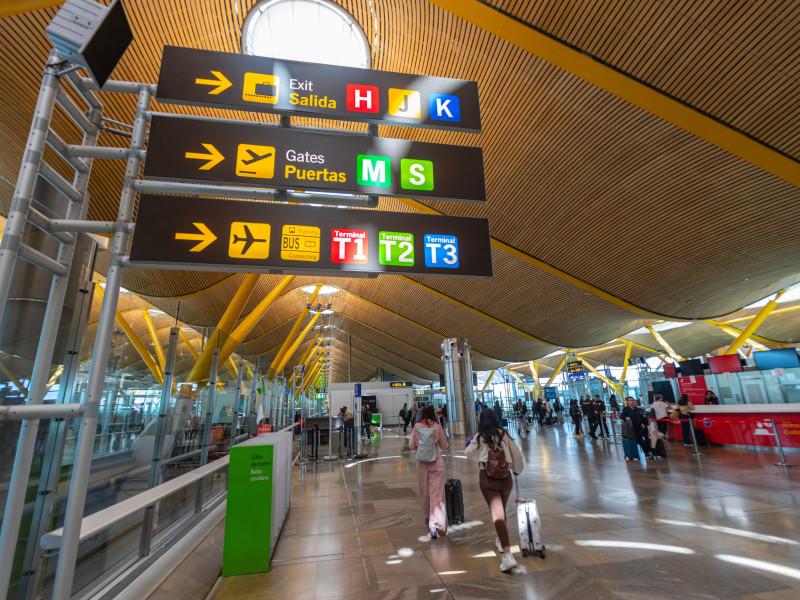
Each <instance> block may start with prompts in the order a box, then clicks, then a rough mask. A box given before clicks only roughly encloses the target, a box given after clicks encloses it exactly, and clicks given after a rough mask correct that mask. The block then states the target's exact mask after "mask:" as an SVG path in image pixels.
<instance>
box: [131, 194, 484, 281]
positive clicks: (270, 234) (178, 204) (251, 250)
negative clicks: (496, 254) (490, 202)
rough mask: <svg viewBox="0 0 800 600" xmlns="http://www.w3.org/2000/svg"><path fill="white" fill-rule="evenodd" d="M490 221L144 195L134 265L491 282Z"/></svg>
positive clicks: (140, 202) (134, 237) (132, 257)
mask: <svg viewBox="0 0 800 600" xmlns="http://www.w3.org/2000/svg"><path fill="white" fill-rule="evenodd" d="M491 257H492V253H491V247H490V239H489V222H488V221H487V220H486V219H473V218H466V217H448V216H439V215H425V214H419V213H396V212H382V211H371V210H344V209H336V208H308V207H303V206H293V205H285V204H279V203H271V202H243V201H234V200H216V199H210V198H189V197H184V196H158V195H151V194H142V197H141V199H140V200H139V210H138V212H137V217H136V230H135V233H134V236H133V245H132V247H131V254H130V260H131V263H133V264H135V265H137V266H143V267H153V268H164V269H185V270H206V271H226V272H228V271H242V272H252V273H278V272H294V271H312V272H314V273H319V274H329V275H342V276H346V275H348V274H352V273H355V272H360V273H401V274H418V275H451V276H452V275H455V276H459V275H461V276H469V277H491V276H492V258H491Z"/></svg>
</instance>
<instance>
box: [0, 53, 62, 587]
mask: <svg viewBox="0 0 800 600" xmlns="http://www.w3.org/2000/svg"><path fill="white" fill-rule="evenodd" d="M60 62H61V57H60V56H59V55H58V53H57V52H56V51H55V50H53V51H52V52H50V56H49V58H48V59H47V64H46V66H45V69H44V75H43V76H42V85H41V87H40V88H39V99H38V100H37V101H36V108H35V109H34V111H33V121H32V123H31V129H30V133H29V134H28V142H27V144H26V145H25V154H24V155H23V157H22V167H21V168H20V172H19V176H18V177H17V185H16V187H15V188H14V197H13V198H12V200H11V208H10V209H9V211H8V221H7V222H6V228H5V232H4V233H3V237H2V240H0V323H2V322H3V316H4V314H5V309H6V301H7V300H8V292H9V290H10V289H11V276H12V275H13V273H14V264H15V263H16V260H17V251H18V250H19V245H20V242H21V241H22V233H23V231H24V230H25V221H26V220H27V218H28V208H29V207H30V205H31V200H32V198H33V189H34V186H35V185H36V178H37V176H38V175H39V165H40V164H41V162H42V153H43V152H44V147H45V144H46V143H47V130H48V129H49V127H50V120H51V119H52V117H53V107H54V105H55V101H56V93H57V92H58V70H59V67H58V64H59V63H60ZM5 514H6V515H7V514H8V513H5ZM3 520H4V521H6V520H8V517H6V518H5V519H3ZM3 564H5V555H3ZM8 568H9V569H10V568H11V567H10V566H9V567H8ZM5 570H6V567H3V566H0V594H2V595H1V596H0V598H5V595H6V593H7V592H6V588H7V587H8V582H5V584H4V583H3V582H4V579H3V575H2V573H4V572H5Z"/></svg>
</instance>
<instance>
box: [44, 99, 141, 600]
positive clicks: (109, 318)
mask: <svg viewBox="0 0 800 600" xmlns="http://www.w3.org/2000/svg"><path fill="white" fill-rule="evenodd" d="M149 107H150V90H149V87H147V86H143V87H142V89H141V90H140V92H139V101H138V104H137V107H136V120H135V121H134V126H133V136H132V138H131V148H134V149H141V148H143V147H144V140H145V132H146V126H147V119H146V118H145V117H144V114H143V113H144V111H146V110H147V109H148V108H149ZM140 167H141V160H140V159H139V157H138V155H132V156H131V157H130V158H129V159H128V164H127V168H126V170H125V183H124V185H123V189H122V194H121V195H120V202H119V210H118V213H117V220H118V221H120V222H123V223H129V222H130V221H131V219H132V217H133V209H134V203H135V199H136V190H135V189H134V188H133V181H135V180H136V177H137V176H138V175H139V169H140ZM128 237H129V236H128V233H127V231H118V232H117V233H116V235H115V236H114V243H113V247H112V251H111V256H110V257H109V268H108V274H107V277H106V288H105V294H104V296H103V304H102V307H101V309H100V318H99V320H98V324H97V333H96V334H95V344H94V351H93V353H92V366H91V368H90V370H89V385H88V389H87V393H86V406H87V411H86V414H85V415H84V417H83V419H82V422H81V429H80V433H79V434H78V443H77V447H76V450H75V460H74V463H73V466H72V478H71V481H70V487H69V497H68V500H67V508H66V512H65V515H64V533H63V536H62V538H61V545H60V549H59V557H58V567H57V568H56V578H55V582H54V584H53V595H52V598H53V600H66V599H67V598H69V597H70V595H71V594H72V583H73V580H74V577H75V566H76V563H77V558H78V543H79V541H80V528H81V519H82V518H83V511H84V507H85V504H86V488H87V484H88V481H89V469H90V467H91V463H92V450H93V445H94V434H95V427H96V424H97V415H98V412H99V409H100V398H101V396H102V393H103V384H104V383H105V374H106V367H107V365H108V354H109V348H110V344H111V336H112V334H113V332H114V320H115V318H116V310H117V301H118V300H119V290H120V284H121V281H122V267H121V266H120V265H119V258H120V257H122V256H124V255H125V252H126V250H127V247H128Z"/></svg>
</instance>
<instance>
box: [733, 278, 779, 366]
mask: <svg viewBox="0 0 800 600" xmlns="http://www.w3.org/2000/svg"><path fill="white" fill-rule="evenodd" d="M785 292H786V290H781V291H780V292H778V293H777V294H775V297H774V298H773V299H772V300H770V301H769V302H767V303H766V304H765V305H764V306H763V307H762V308H761V310H760V311H758V314H757V315H756V316H755V317H753V320H752V321H750V323H748V324H747V327H745V328H744V330H743V331H742V333H740V334H739V337H737V338H736V339H735V340H734V341H733V343H732V344H731V345H730V346H728V349H727V350H726V351H725V354H736V351H737V350H738V349H739V348H740V347H741V346H742V344H744V342H745V340H747V338H749V337H750V336H751V335H752V334H754V333H755V332H756V329H758V326H759V325H761V323H763V322H764V319H766V318H767V317H768V316H769V313H771V312H772V310H773V309H774V308H775V307H776V306H777V305H778V300H779V299H780V297H781V296H783V294H784V293H785Z"/></svg>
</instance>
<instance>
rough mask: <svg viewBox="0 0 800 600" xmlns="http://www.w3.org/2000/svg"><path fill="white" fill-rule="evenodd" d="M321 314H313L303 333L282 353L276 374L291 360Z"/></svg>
mask: <svg viewBox="0 0 800 600" xmlns="http://www.w3.org/2000/svg"><path fill="white" fill-rule="evenodd" d="M321 314H322V313H321V312H318V313H315V314H314V316H313V317H311V320H310V321H309V322H308V324H307V325H306V326H305V328H304V329H303V331H301V332H300V335H298V336H297V338H296V339H295V340H294V342H292V345H291V346H289V348H288V349H287V350H286V352H285V353H284V355H283V358H282V359H281V362H280V363H279V364H278V366H277V368H276V369H275V371H276V372H278V373H280V372H281V371H283V368H284V367H285V366H286V363H288V362H289V359H291V358H292V354H294V352H295V350H297V347H298V346H299V345H300V342H302V341H303V340H304V339H305V337H306V335H308V332H309V331H311V328H312V327H313V326H314V323H316V322H317V319H319V317H320V315H321Z"/></svg>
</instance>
